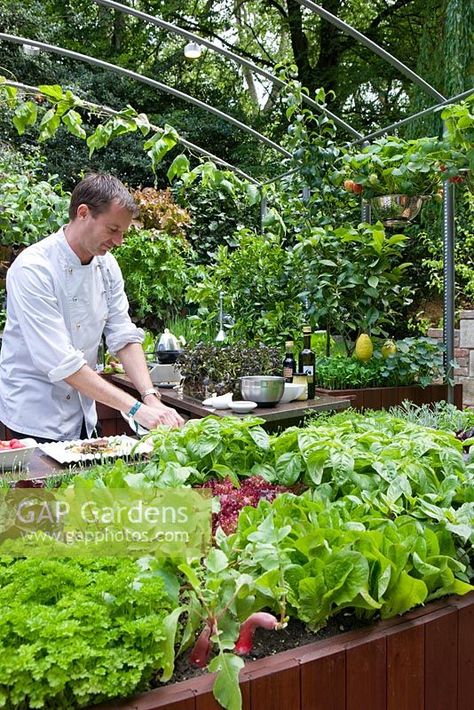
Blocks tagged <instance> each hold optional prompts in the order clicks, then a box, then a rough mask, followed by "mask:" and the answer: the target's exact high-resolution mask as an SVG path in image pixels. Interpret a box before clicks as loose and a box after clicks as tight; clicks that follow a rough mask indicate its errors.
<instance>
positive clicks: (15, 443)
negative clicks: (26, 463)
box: [9, 439, 25, 449]
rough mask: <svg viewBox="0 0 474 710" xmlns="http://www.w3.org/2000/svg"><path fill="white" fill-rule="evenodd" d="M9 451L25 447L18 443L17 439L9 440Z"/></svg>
mask: <svg viewBox="0 0 474 710" xmlns="http://www.w3.org/2000/svg"><path fill="white" fill-rule="evenodd" d="M9 445H10V449H24V448H25V445H24V444H22V443H21V441H18V439H11V440H10V442H9Z"/></svg>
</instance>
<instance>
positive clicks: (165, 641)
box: [0, 558, 177, 710]
mask: <svg viewBox="0 0 474 710" xmlns="http://www.w3.org/2000/svg"><path fill="white" fill-rule="evenodd" d="M0 604H1V605H2V609H3V611H2V615H1V618H0V655H1V657H2V672H1V680H0V684H1V686H0V687H1V692H0V707H2V708H19V707H29V708H45V707H54V708H56V709H57V710H60V709H61V708H64V710H70V709H71V708H73V707H83V706H85V705H89V704H92V703H97V702H100V701H102V700H105V699H108V698H115V697H118V696H127V695H129V694H131V693H132V692H134V691H136V690H138V689H139V688H144V687H145V684H146V683H147V681H149V680H150V678H151V676H152V673H153V672H154V671H155V670H156V669H158V668H160V667H162V668H165V669H166V668H169V666H170V664H172V658H171V650H170V641H171V642H172V640H173V639H174V635H175V633H176V623H175V622H176V621H177V620H176V612H172V609H173V607H174V602H172V600H171V599H170V597H169V596H168V595H167V593H166V591H165V588H164V584H163V581H162V580H161V578H160V577H159V576H157V575H155V576H149V577H144V576H142V577H139V568H138V567H137V565H136V563H134V562H133V561H131V560H126V559H120V560H115V559H110V558H109V559H107V560H104V559H97V560H92V561H89V560H88V561H76V560H71V559H68V560H61V559H57V560H38V559H20V560H16V561H13V560H11V559H6V558H4V559H2V560H1V561H0ZM170 612H172V614H173V615H172V617H169V616H167V615H168V614H169V613H170Z"/></svg>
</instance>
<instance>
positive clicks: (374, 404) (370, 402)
mask: <svg viewBox="0 0 474 710" xmlns="http://www.w3.org/2000/svg"><path fill="white" fill-rule="evenodd" d="M382 392H383V388H382V387H369V388H368V389H365V390H361V393H362V406H363V407H364V409H382V406H383V405H382V402H383V400H382Z"/></svg>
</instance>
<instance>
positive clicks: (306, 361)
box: [298, 325, 316, 399]
mask: <svg viewBox="0 0 474 710" xmlns="http://www.w3.org/2000/svg"><path fill="white" fill-rule="evenodd" d="M298 365H299V368H298V369H299V371H300V372H304V373H305V374H306V376H307V378H308V399H314V369H315V366H316V357H315V355H314V352H313V351H312V350H311V326H309V325H305V326H304V328H303V350H301V352H300V356H299V361H298Z"/></svg>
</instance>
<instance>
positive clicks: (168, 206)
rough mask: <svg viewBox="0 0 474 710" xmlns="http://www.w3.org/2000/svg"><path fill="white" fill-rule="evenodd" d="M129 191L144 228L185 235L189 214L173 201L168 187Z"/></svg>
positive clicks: (189, 219)
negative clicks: (164, 188)
mask: <svg viewBox="0 0 474 710" xmlns="http://www.w3.org/2000/svg"><path fill="white" fill-rule="evenodd" d="M131 192H132V195H133V197H134V199H135V202H136V203H137V206H138V210H139V213H140V221H141V223H142V224H143V226H144V228H145V229H160V230H161V231H163V232H165V233H166V234H170V235H171V234H177V235H179V236H182V237H184V236H185V227H187V226H188V225H189V223H190V221H191V218H190V215H189V213H188V212H187V210H185V209H183V208H182V207H179V206H178V205H177V204H176V203H175V202H174V200H173V197H172V195H171V191H170V190H169V189H166V190H157V189H156V188H154V187H144V188H142V189H140V190H132V191H131Z"/></svg>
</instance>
